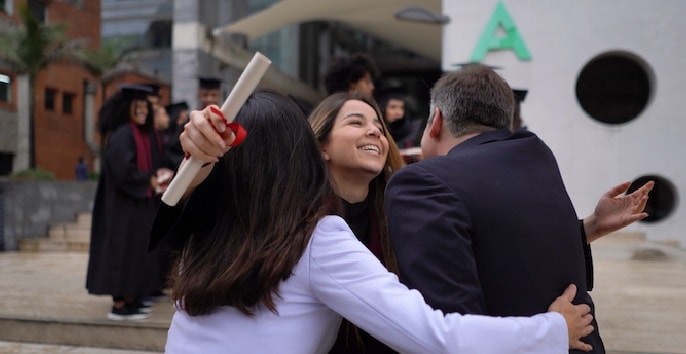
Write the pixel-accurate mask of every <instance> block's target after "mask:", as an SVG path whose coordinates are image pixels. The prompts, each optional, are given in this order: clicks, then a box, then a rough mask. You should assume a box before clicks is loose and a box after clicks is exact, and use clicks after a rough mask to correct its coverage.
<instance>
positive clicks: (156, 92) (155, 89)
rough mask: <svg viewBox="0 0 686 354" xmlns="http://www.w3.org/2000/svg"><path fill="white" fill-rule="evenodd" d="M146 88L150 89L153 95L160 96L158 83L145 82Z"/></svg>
mask: <svg viewBox="0 0 686 354" xmlns="http://www.w3.org/2000/svg"><path fill="white" fill-rule="evenodd" d="M145 86H147V87H148V88H150V91H152V93H151V95H153V96H157V97H159V96H160V85H156V84H145Z"/></svg>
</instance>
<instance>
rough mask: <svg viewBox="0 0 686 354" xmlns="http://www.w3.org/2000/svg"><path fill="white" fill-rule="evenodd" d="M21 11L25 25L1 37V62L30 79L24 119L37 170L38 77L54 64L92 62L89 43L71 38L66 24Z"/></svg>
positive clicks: (22, 7) (23, 7)
mask: <svg viewBox="0 0 686 354" xmlns="http://www.w3.org/2000/svg"><path fill="white" fill-rule="evenodd" d="M17 10H18V14H19V18H20V20H21V24H22V25H21V26H16V27H13V28H10V29H8V30H6V31H3V32H1V33H0V60H2V61H3V62H4V63H5V64H7V65H9V66H10V68H11V69H12V70H14V71H15V72H17V73H18V74H19V75H26V76H28V95H29V99H28V117H27V118H24V119H28V167H29V168H35V167H36V156H35V146H34V145H35V142H34V121H35V117H34V115H35V109H34V102H35V96H36V92H35V83H36V77H37V76H38V74H39V73H40V72H41V71H42V70H43V69H45V67H46V66H48V65H49V64H51V63H56V62H74V63H80V64H85V65H88V61H87V59H86V56H85V52H84V50H83V48H84V47H85V41H84V40H83V39H70V38H68V37H67V31H66V26H65V24H63V23H60V24H45V23H40V22H38V20H36V18H35V17H34V16H33V14H32V13H31V11H30V10H29V7H28V5H27V4H26V3H23V4H21V5H19V7H18V9H17ZM20 119H22V117H20ZM18 138H21V137H18ZM18 153H19V152H18Z"/></svg>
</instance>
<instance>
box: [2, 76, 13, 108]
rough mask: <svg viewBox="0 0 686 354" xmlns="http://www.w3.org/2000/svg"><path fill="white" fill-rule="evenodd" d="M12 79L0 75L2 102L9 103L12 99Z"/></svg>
mask: <svg viewBox="0 0 686 354" xmlns="http://www.w3.org/2000/svg"><path fill="white" fill-rule="evenodd" d="M11 94H12V78H10V77H9V76H8V75H5V74H2V73H0V102H9V101H10V99H11V98H12V95H11Z"/></svg>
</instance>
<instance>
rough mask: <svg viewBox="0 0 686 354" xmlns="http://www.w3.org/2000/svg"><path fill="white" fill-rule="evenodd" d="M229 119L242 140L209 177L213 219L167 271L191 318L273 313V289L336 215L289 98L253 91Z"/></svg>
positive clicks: (314, 146)
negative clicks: (225, 310)
mask: <svg viewBox="0 0 686 354" xmlns="http://www.w3.org/2000/svg"><path fill="white" fill-rule="evenodd" d="M236 121H237V122H239V123H240V124H241V125H243V127H245V129H246V130H247V132H248V135H247V138H246V139H245V141H244V142H243V143H242V144H241V145H239V146H237V147H234V148H232V149H231V150H230V151H229V152H228V153H226V155H224V157H222V159H221V160H220V162H219V163H218V164H217V165H216V166H215V167H214V169H215V170H214V171H212V174H215V173H218V174H219V176H220V181H221V183H220V184H219V185H218V190H216V191H214V193H213V194H214V196H215V197H216V198H220V199H221V202H220V203H218V210H217V211H216V218H213V220H214V222H213V225H210V226H209V227H207V228H206V230H207V231H206V232H200V233H196V234H194V235H192V236H191V238H190V239H189V240H188V242H187V243H186V245H185V247H184V250H183V251H182V254H181V259H180V263H179V264H180V266H179V269H177V270H178V271H176V272H174V273H173V274H175V275H174V276H173V277H174V279H173V288H172V289H173V290H172V298H173V299H174V300H180V304H181V306H182V308H183V309H184V310H185V311H186V312H187V313H188V314H189V315H191V316H196V315H205V314H208V313H210V312H211V311H212V310H214V309H215V308H217V307H219V306H233V307H235V308H236V309H238V310H240V311H241V312H243V313H244V314H246V315H252V314H253V311H254V308H255V306H258V305H264V306H266V307H267V308H268V309H269V310H271V311H273V312H275V313H277V309H276V305H275V302H274V298H273V297H274V295H276V296H278V289H279V284H280V283H281V282H282V281H283V280H286V279H288V278H289V277H290V276H291V272H292V270H293V267H294V266H295V265H296V264H297V262H298V260H299V259H300V257H301V256H302V254H303V251H304V250H305V247H306V246H307V243H308V242H309V239H310V237H311V234H312V232H313V230H314V228H315V226H316V224H317V222H318V221H319V219H320V218H321V217H322V216H324V215H326V214H330V213H333V212H337V211H338V209H337V205H338V204H335V203H337V202H335V201H336V195H335V194H334V192H333V188H332V186H331V183H330V182H329V177H328V171H327V168H326V165H325V163H324V160H323V159H322V157H321V154H320V150H319V145H318V143H317V141H316V139H315V137H314V134H312V130H311V129H310V126H309V125H308V123H307V120H306V119H305V117H304V115H303V113H302V111H301V110H300V109H299V108H298V107H297V106H296V105H295V103H293V101H292V100H290V99H288V98H286V97H284V96H282V95H280V94H277V93H274V92H271V91H264V90H260V91H257V92H255V93H253V94H252V95H251V96H250V97H249V98H248V100H247V102H246V103H245V104H244V105H243V107H242V108H241V110H240V111H239V113H238V115H237V118H236ZM208 178H209V177H208ZM199 187H202V185H201V186H199ZM191 198H192V197H191Z"/></svg>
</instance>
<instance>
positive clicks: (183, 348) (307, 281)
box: [166, 216, 568, 354]
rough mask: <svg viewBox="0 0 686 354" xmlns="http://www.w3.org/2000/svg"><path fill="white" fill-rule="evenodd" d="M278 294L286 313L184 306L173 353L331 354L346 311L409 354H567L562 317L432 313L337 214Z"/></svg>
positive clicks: (171, 336)
mask: <svg viewBox="0 0 686 354" xmlns="http://www.w3.org/2000/svg"><path fill="white" fill-rule="evenodd" d="M279 292H280V297H275V302H276V308H277V310H278V315H277V314H274V313H272V312H270V311H269V310H267V309H265V308H263V307H261V308H258V309H256V312H255V316H253V317H247V316H245V315H243V314H242V313H240V312H239V311H237V310H236V309H234V308H232V307H223V308H220V309H218V310H217V311H215V312H214V313H212V314H211V315H207V316H196V317H192V316H189V315H188V314H187V313H185V312H183V311H181V310H177V311H176V313H175V314H174V317H173V319H172V323H171V327H170V328H169V333H168V337H167V345H166V352H167V353H180V354H181V353H183V354H189V353H202V354H207V353H293V354H306V353H327V352H328V350H329V349H330V348H331V346H332V345H333V343H334V341H335V339H336V334H337V332H338V327H339V325H340V321H341V317H340V316H341V315H342V316H343V317H345V318H347V319H348V320H350V321H351V322H353V323H354V324H356V325H357V326H358V327H360V328H363V329H364V330H365V331H367V332H368V333H370V334H371V335H373V336H374V337H376V338H377V339H379V340H381V341H383V342H384V343H386V344H387V345H389V346H390V347H392V348H394V349H395V350H397V351H399V352H401V353H422V354H426V353H464V354H487V353H493V354H502V353H510V354H517V353H521V354H535V353H541V354H555V353H560V354H566V353H568V338H567V325H566V323H565V320H564V318H563V317H562V316H561V315H560V314H558V313H555V312H550V313H545V314H540V315H536V316H533V317H501V318H497V317H486V316H474V315H466V316H463V315H460V314H448V315H443V313H442V312H441V311H438V310H433V309H431V308H430V307H429V306H428V305H426V304H425V303H424V300H423V298H422V295H421V294H420V293H419V292H418V291H416V290H409V289H408V288H407V287H405V286H404V285H402V284H401V283H400V282H399V281H398V278H397V277H396V276H395V275H394V274H392V273H389V272H388V271H386V269H385V268H384V267H383V265H381V263H380V262H379V261H378V260H377V259H376V257H375V256H374V255H373V254H372V253H371V252H370V251H369V250H368V249H367V248H366V247H365V246H364V245H363V244H362V243H360V242H359V241H358V240H357V239H356V238H355V236H354V235H353V234H352V232H351V231H350V228H349V227H348V225H347V224H346V223H345V221H344V220H343V219H341V218H340V217H337V216H326V217H324V218H322V220H320V221H319V223H318V225H317V227H316V229H315V231H314V233H313V235H312V238H311V240H310V242H309V244H308V246H307V248H306V249H305V252H304V253H303V256H302V257H301V258H300V261H299V262H298V264H297V265H296V266H295V268H294V269H293V275H292V276H291V277H290V278H289V279H288V280H286V281H284V282H283V283H282V284H281V285H280V287H279ZM339 314H340V315H339Z"/></svg>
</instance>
